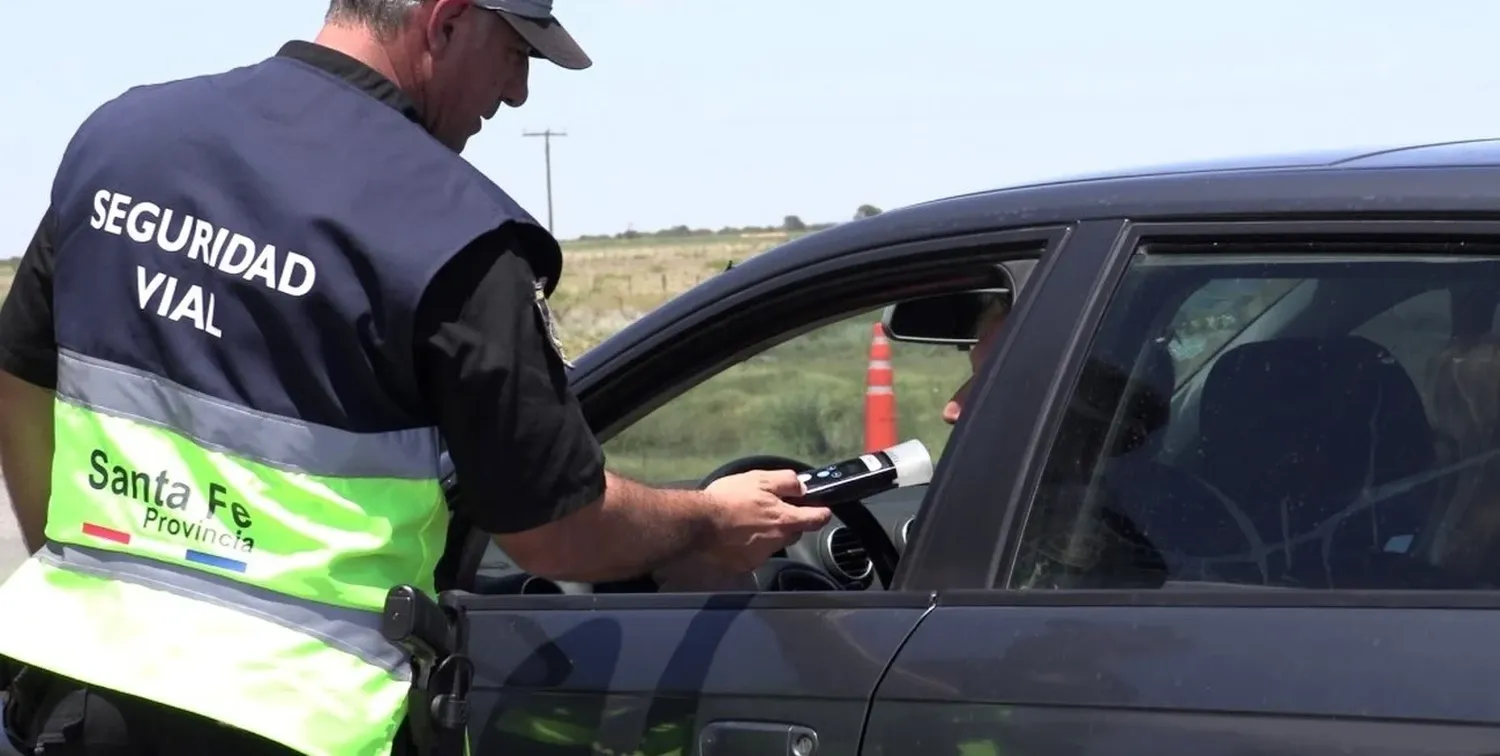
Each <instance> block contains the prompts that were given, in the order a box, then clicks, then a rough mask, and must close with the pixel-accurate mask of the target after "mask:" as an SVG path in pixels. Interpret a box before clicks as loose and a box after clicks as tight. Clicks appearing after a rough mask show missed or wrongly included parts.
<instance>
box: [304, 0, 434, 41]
mask: <svg viewBox="0 0 1500 756" xmlns="http://www.w3.org/2000/svg"><path fill="white" fill-rule="evenodd" d="M421 4H422V0H331V2H329V4H328V14H327V16H326V19H325V20H327V21H328V22H329V23H336V24H346V25H356V24H357V25H359V26H363V27H365V28H367V29H370V30H371V31H373V32H374V33H375V34H376V35H377V36H380V37H383V38H387V37H392V36H394V35H395V34H396V33H397V32H399V31H401V27H403V26H405V25H406V21H407V19H408V18H410V17H411V12H412V11H413V10H416V8H417V6H419V5H421Z"/></svg>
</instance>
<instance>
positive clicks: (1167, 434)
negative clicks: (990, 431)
mask: <svg viewBox="0 0 1500 756" xmlns="http://www.w3.org/2000/svg"><path fill="white" fill-rule="evenodd" d="M1463 250H1464V254H1463V255H1461V256H1460V255H1454V254H1452V250H1451V249H1449V248H1445V247H1441V246H1401V245H1396V246H1392V245H1360V244H1339V245H1323V246H1316V247H1310V246H1309V245H1297V246H1296V247H1295V248H1293V247H1280V248H1278V247H1276V246H1262V245H1256V246H1245V247H1243V248H1239V249H1229V250H1225V249H1224V247H1223V246H1222V245H1220V246H1218V247H1216V249H1215V251H1214V252H1213V253H1211V254H1204V253H1200V251H1199V249H1198V248H1194V247H1190V246H1183V247H1176V248H1165V247H1150V248H1147V249H1146V254H1144V255H1138V256H1136V258H1135V259H1134V261H1133V263H1132V265H1131V268H1130V270H1129V272H1128V273H1127V275H1126V277H1125V280H1124V282H1123V284H1122V286H1121V287H1120V288H1119V289H1118V291H1117V293H1116V294H1115V295H1114V297H1113V299H1112V301H1111V303H1110V305H1109V308H1108V310H1107V312H1106V315H1105V317H1104V321H1103V323H1102V325H1101V327H1100V329H1099V330H1098V332H1097V333H1096V335H1095V338H1094V341H1093V343H1092V344H1091V346H1090V351H1089V357H1088V360H1087V363H1086V366H1085V368H1084V370H1083V374H1082V376H1081V377H1080V379H1079V381H1078V383H1077V385H1076V386H1075V387H1074V389H1073V391H1072V396H1071V400H1070V404H1069V407H1068V409H1067V412H1066V413H1065V417H1064V419H1063V422H1062V424H1061V425H1060V427H1059V428H1058V431H1057V434H1056V436H1055V439H1054V441H1053V442H1052V444H1051V447H1050V449H1049V453H1048V458H1047V464H1046V469H1045V473H1044V481H1043V483H1042V485H1041V486H1040V488H1039V490H1038V491H1037V494H1036V497H1035V499H1034V501H1033V507H1032V510H1031V512H1030V513H1029V515H1028V517H1027V520H1026V524H1025V527H1024V530H1023V535H1022V542H1021V548H1020V549H1019V551H1018V556H1017V561H1016V564H1015V565H1014V570H1013V571H1012V574H1011V576H1010V587H1012V588H1023V589H1046V588H1070V589H1077V588H1093V589H1100V588H1102V589H1139V588H1143V587H1144V588H1152V587H1156V588H1160V587H1171V586H1178V585H1185V584H1202V583H1216V584H1232V585H1244V586H1259V587H1273V588H1304V589H1330V588H1334V589H1376V590H1411V589H1445V590H1453V589H1460V590H1462V589H1471V590H1474V589H1491V588H1494V587H1496V586H1500V330H1497V328H1496V324H1497V323H1500V316H1497V308H1496V305H1497V302H1500V248H1489V249H1485V248H1480V249H1477V250H1476V249H1475V248H1474V247H1473V246H1472V245H1469V246H1465V247H1464V248H1463Z"/></svg>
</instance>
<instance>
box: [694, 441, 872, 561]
mask: <svg viewBox="0 0 1500 756" xmlns="http://www.w3.org/2000/svg"><path fill="white" fill-rule="evenodd" d="M811 469H813V466H812V465H810V464H808V463H806V462H803V461H801V460H798V459H792V458H791V457H781V456H777V455H774V454H755V455H751V456H748V457H740V458H739V459H735V460H731V461H729V462H726V463H724V464H722V465H720V466H719V467H718V468H717V469H715V470H714V471H713V472H711V473H709V474H708V475H706V476H704V477H703V480H702V481H700V482H699V483H698V487H699V488H707V487H708V485H709V484H710V483H713V482H714V481H716V480H718V479H720V478H724V477H728V476H730V475H737V474H739V473H744V472H750V471H751V470H791V471H792V472H796V473H803V472H807V471H808V470H811ZM828 509H829V510H830V511H832V512H833V516H834V517H837V518H838V520H839V522H841V523H843V524H844V525H845V526H846V527H848V528H849V530H850V531H851V532H853V533H854V536H855V537H856V538H858V539H859V543H860V545H861V546H864V547H865V553H867V554H869V555H870V563H871V564H872V565H873V566H874V567H875V576H876V577H877V578H879V579H880V585H881V587H882V588H885V589H886V590H890V587H891V582H892V580H893V579H894V578H895V575H896V563H897V562H898V561H900V559H901V556H900V554H899V553H898V552H897V551H896V544H895V543H893V542H891V537H890V535H889V534H887V533H886V532H885V528H883V527H881V526H880V521H879V520H877V519H875V515H873V514H870V508H869V507H867V506H865V503H864V501H862V500H859V499H855V500H853V501H848V502H844V503H841V504H835V505H833V506H831V507H829V508H828ZM809 570H811V571H816V572H817V573H818V574H819V575H824V577H825V579H827V580H828V581H830V582H832V578H831V577H827V576H826V573H823V572H822V570H817V569H816V568H810V567H809V565H805V564H803V563H801V562H797V561H794V560H791V559H780V558H773V559H771V560H768V561H767V562H766V564H765V565H763V566H762V567H761V568H760V569H757V570H756V571H755V578H756V583H757V585H761V586H771V585H774V586H776V587H781V586H783V585H788V582H787V581H788V580H789V579H797V578H808V579H811V576H809V575H807V574H806V573H807V572H808V571H809ZM783 573H789V574H785V575H784V574H783ZM833 585H834V590H839V589H840V588H841V587H840V586H838V584H837V583H836V582H835V583H833ZM817 590H827V589H824V588H818V589H817Z"/></svg>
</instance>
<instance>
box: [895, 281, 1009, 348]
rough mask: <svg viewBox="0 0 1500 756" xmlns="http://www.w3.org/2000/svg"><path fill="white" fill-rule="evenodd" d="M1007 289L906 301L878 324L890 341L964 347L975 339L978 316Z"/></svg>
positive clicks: (1002, 295) (1003, 294)
mask: <svg viewBox="0 0 1500 756" xmlns="http://www.w3.org/2000/svg"><path fill="white" fill-rule="evenodd" d="M1009 296H1010V289H1003V288H997V289H974V290H971V291H960V292H956V293H953V294H939V295H937V296H931V297H922V298H920V299H908V300H906V301H905V302H898V303H896V304H893V305H890V306H888V307H886V308H885V312H883V313H882V314H881V318H880V323H881V325H882V326H884V327H885V334H886V336H887V337H889V338H890V339H891V340H892V341H908V342H914V343H918V344H953V345H955V346H967V345H971V344H973V343H975V342H976V341H977V340H978V334H977V333H976V332H975V330H976V328H977V326H978V324H979V316H980V315H981V314H983V313H984V310H985V308H986V307H988V306H989V305H990V304H991V303H993V302H994V300H995V298H997V297H1006V298H1008V297H1009Z"/></svg>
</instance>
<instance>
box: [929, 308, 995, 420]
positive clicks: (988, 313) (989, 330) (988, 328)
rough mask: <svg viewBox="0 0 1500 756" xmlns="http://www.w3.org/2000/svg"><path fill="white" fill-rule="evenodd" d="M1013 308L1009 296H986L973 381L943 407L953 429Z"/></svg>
mask: <svg viewBox="0 0 1500 756" xmlns="http://www.w3.org/2000/svg"><path fill="white" fill-rule="evenodd" d="M1010 306H1011V300H1010V293H1009V292H994V293H986V294H985V295H983V305H982V306H981V309H980V311H979V317H978V319H977V320H976V321H975V325H974V334H973V336H974V339H975V342H974V345H973V346H972V347H970V348H969V371H970V372H969V377H968V378H965V379H964V382H963V385H961V386H959V387H958V390H957V391H955V392H954V393H953V398H951V399H949V400H948V403H947V404H946V405H944V406H943V422H945V423H947V424H949V425H954V424H956V423H958V416H959V413H960V412H962V411H963V404H964V400H965V399H967V398H968V396H969V387H970V386H971V385H972V384H973V383H974V373H977V372H979V367H980V366H981V365H983V364H984V361H985V359H987V358H988V357H989V356H990V351H991V350H992V349H993V348H994V346H995V342H996V341H997V340H998V337H999V335H1000V326H1001V325H1003V324H1004V323H1005V318H1006V316H1008V315H1010Z"/></svg>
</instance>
